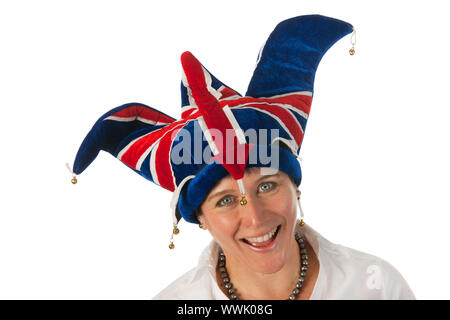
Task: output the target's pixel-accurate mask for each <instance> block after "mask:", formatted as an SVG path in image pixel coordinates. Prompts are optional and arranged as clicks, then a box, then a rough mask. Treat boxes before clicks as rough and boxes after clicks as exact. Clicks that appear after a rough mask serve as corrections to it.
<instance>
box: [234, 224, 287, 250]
mask: <svg viewBox="0 0 450 320" xmlns="http://www.w3.org/2000/svg"><path fill="white" fill-rule="evenodd" d="M280 228H281V224H280V225H278V226H276V227H275V228H273V229H272V230H270V231H269V232H267V233H266V234H265V235H262V236H260V237H257V238H242V239H241V241H243V242H244V243H246V244H248V245H250V246H252V247H255V248H264V247H268V246H270V245H271V244H272V243H273V242H274V241H275V239H276V238H277V235H278V232H279V231H280Z"/></svg>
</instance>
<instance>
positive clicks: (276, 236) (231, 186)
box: [198, 168, 317, 300]
mask: <svg viewBox="0 0 450 320" xmlns="http://www.w3.org/2000/svg"><path fill="white" fill-rule="evenodd" d="M264 169H266V168H250V169H247V170H246V171H245V175H244V178H243V181H244V185H245V190H246V191H247V193H246V198H247V204H246V205H245V206H242V205H240V203H239V189H238V188H237V187H236V183H235V182H234V180H233V179H232V177H231V176H228V177H226V178H223V179H222V180H221V181H220V182H219V183H218V184H217V185H216V186H215V187H214V188H213V189H212V190H211V192H210V195H208V196H207V198H206V200H205V201H204V202H203V204H202V205H201V207H200V210H199V212H200V214H199V216H198V220H199V221H200V223H201V225H202V226H204V227H203V228H204V229H208V230H209V231H210V233H211V235H212V236H213V238H214V239H215V241H216V242H217V243H218V245H219V246H220V247H221V250H223V251H222V252H223V256H225V257H227V258H226V269H225V268H224V267H219V265H218V267H217V272H216V278H217V280H218V283H221V282H222V279H223V275H224V274H225V271H227V275H228V277H226V278H228V279H230V278H231V279H233V281H234V283H235V284H237V283H238V284H239V289H238V288H237V287H236V285H235V286H234V289H232V288H231V285H228V286H226V284H225V285H224V286H222V287H221V289H222V291H223V292H224V293H225V294H226V295H229V296H230V297H231V296H232V295H234V296H235V297H236V298H237V296H238V294H239V298H240V299H252V300H256V299H285V298H287V297H288V296H289V295H290V294H291V292H292V291H293V290H295V289H301V290H298V291H299V292H301V295H300V297H301V298H306V299H308V298H309V296H310V295H311V292H312V288H313V284H314V282H315V279H316V278H317V268H316V266H317V257H316V256H315V254H314V251H313V250H309V251H307V252H308V253H309V254H308V267H305V268H304V269H306V270H308V276H309V277H308V278H307V280H308V281H306V282H304V283H303V284H302V286H301V287H300V288H297V284H298V282H299V271H301V265H300V263H301V261H300V251H299V246H298V244H297V241H296V239H295V237H294V236H293V235H294V231H295V230H294V229H295V226H296V217H297V205H296V198H297V197H299V196H300V192H299V191H298V190H297V186H296V185H295V183H294V182H293V180H292V179H291V178H290V177H289V176H288V175H287V174H286V173H284V172H282V171H275V172H274V173H273V174H267V171H265V170H264ZM304 243H305V246H307V247H310V245H309V243H308V241H307V240H305V241H304ZM306 250H307V249H306ZM313 266H314V268H313ZM306 270H304V271H306ZM274 284H276V285H275V286H274ZM227 287H229V289H228V288H227ZM230 289H232V291H229V290H230ZM230 292H231V294H230Z"/></svg>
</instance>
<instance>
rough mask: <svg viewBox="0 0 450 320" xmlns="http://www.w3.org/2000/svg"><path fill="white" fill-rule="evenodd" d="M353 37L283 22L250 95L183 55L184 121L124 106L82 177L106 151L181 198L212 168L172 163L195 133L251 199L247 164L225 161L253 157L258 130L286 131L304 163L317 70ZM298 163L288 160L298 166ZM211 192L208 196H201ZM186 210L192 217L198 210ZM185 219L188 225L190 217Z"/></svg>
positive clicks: (112, 114)
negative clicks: (228, 138) (249, 134)
mask: <svg viewBox="0 0 450 320" xmlns="http://www.w3.org/2000/svg"><path fill="white" fill-rule="evenodd" d="M352 30H353V27H352V26H351V25H350V24H348V23H346V22H343V21H340V20H337V19H333V18H329V17H324V16H320V15H308V16H299V17H295V18H291V19H288V20H285V21H283V22H281V23H280V24H279V25H278V26H277V27H276V28H275V29H274V31H273V32H272V34H271V35H270V37H269V38H268V40H267V41H266V42H265V44H264V46H263V47H262V48H261V50H260V51H259V54H258V57H257V64H256V67H255V70H254V74H253V76H252V79H251V81H250V84H249V87H248V90H247V93H246V95H245V96H242V95H240V94H239V93H238V92H237V91H235V90H233V89H232V88H230V87H228V86H226V85H225V84H223V83H222V82H221V81H219V80H218V79H217V78H216V77H214V76H213V75H212V74H211V73H210V72H209V71H208V70H207V69H206V68H205V67H204V66H203V65H201V63H200V62H199V61H198V60H197V59H196V58H195V57H194V56H193V55H192V54H191V53H190V52H184V53H183V54H182V56H181V62H182V71H183V72H182V79H181V86H180V89H181V119H179V120H177V119H174V118H172V117H170V116H169V115H167V114H165V113H163V112H161V111H158V110H156V109H154V108H151V107H149V106H146V105H144V104H141V103H129V104H125V105H122V106H120V107H117V108H115V109H113V110H111V111H109V112H107V113H106V114H104V115H103V116H102V117H100V119H99V120H98V121H97V122H96V123H95V125H94V126H93V128H92V129H91V131H90V132H89V134H88V135H87V136H86V138H85V139H84V141H83V143H82V145H81V146H80V148H79V150H78V153H77V156H76V159H75V162H74V166H73V173H74V174H80V173H82V172H83V171H84V170H85V169H86V168H87V167H88V166H89V165H90V163H92V161H94V159H95V158H96V156H97V154H98V153H99V151H100V150H105V151H107V152H109V153H111V154H112V155H114V156H115V157H117V158H118V159H119V160H120V161H122V162H123V163H124V164H126V165H127V166H128V167H130V168H131V169H132V170H134V171H135V172H137V173H139V174H140V175H142V176H143V177H145V178H146V179H148V180H150V181H153V182H154V183H156V184H157V185H159V186H161V187H163V188H165V189H167V190H169V191H172V192H174V195H175V198H176V197H178V195H179V192H180V190H179V188H180V187H181V186H182V185H183V184H184V183H186V179H190V178H192V177H195V176H196V174H197V172H199V170H200V169H201V168H202V166H204V165H207V164H209V163H203V164H200V165H197V166H195V165H192V164H183V163H182V164H175V163H174V162H173V161H172V159H171V151H172V150H173V148H174V146H176V145H177V144H178V143H179V140H178V139H177V138H178V137H179V135H180V133H182V130H184V129H186V130H188V131H189V132H192V131H193V130H194V129H196V128H199V130H201V133H202V136H201V139H202V141H207V144H206V146H209V149H210V152H211V153H212V154H213V155H214V157H213V158H212V159H213V160H217V161H218V163H219V164H221V165H222V166H223V168H225V169H226V170H227V171H228V172H229V173H230V174H231V175H232V176H233V178H234V179H235V180H237V182H238V184H239V182H241V183H240V184H239V187H240V189H241V192H242V193H243V194H245V192H244V190H243V184H242V181H240V180H241V178H242V176H243V170H244V169H245V163H244V164H235V163H231V164H230V163H227V161H223V162H221V161H220V160H218V159H220V157H219V156H220V155H223V154H225V153H227V154H228V153H229V151H230V150H231V152H233V153H234V154H235V155H236V154H243V155H244V157H247V156H248V154H249V150H250V148H252V147H253V146H252V145H251V144H250V143H249V141H248V139H246V137H245V134H244V132H246V130H248V129H251V128H252V129H267V130H271V129H273V128H275V129H279V131H280V134H279V139H280V140H281V141H283V142H284V143H285V145H287V146H288V148H290V151H291V152H292V154H293V155H295V156H297V155H298V154H299V152H300V147H301V145H302V141H303V136H304V133H305V128H306V123H307V120H308V117H309V113H310V109H311V103H312V97H313V83H314V76H315V72H316V69H317V67H318V64H319V62H320V60H321V58H322V56H323V55H324V54H325V52H326V51H327V50H328V49H329V48H330V47H331V46H332V45H333V44H334V43H335V42H336V41H337V40H339V39H340V38H342V37H343V36H344V35H346V34H349V33H350V32H351V31H352ZM312 49H313V50H312ZM305 57H306V58H305ZM212 129H218V130H219V131H220V132H225V131H226V130H230V131H231V132H234V138H236V139H234V138H233V142H232V144H230V145H229V144H228V143H226V144H223V143H220V141H219V143H218V141H217V140H216V139H213V138H212V134H211V131H212ZM224 136H225V135H224ZM275 141H276V140H275V139H273V140H272V141H269V142H268V143H269V144H272V143H274V142H275ZM202 143H203V142H202ZM294 160H295V158H294ZM294 160H292V159H291V160H289V161H292V163H293V162H296V161H294ZM286 170H291V169H286ZM295 170H297V169H295ZM298 171H299V175H300V177H301V172H300V170H299V169H298ZM298 181H300V180H298ZM298 183H300V182H298ZM207 191H208V190H201V192H202V193H205V192H207ZM198 196H199V197H201V196H204V194H202V195H198ZM176 200H177V199H175V200H173V203H176ZM197 200H198V199H197ZM186 201H187V200H186ZM185 205H186V208H187V209H186V210H191V209H192V208H191V207H189V205H188V204H185ZM188 207H189V208H188ZM180 210H181V209H180ZM185 214H186V215H188V214H190V212H185ZM183 217H185V218H186V216H185V215H184V214H183ZM192 221H194V219H191V222H192Z"/></svg>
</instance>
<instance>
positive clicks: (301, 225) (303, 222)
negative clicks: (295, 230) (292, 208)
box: [298, 219, 305, 227]
mask: <svg viewBox="0 0 450 320" xmlns="http://www.w3.org/2000/svg"><path fill="white" fill-rule="evenodd" d="M298 225H299V226H300V227H303V226H304V225H305V221H303V219H301V220H300V221H299V222H298Z"/></svg>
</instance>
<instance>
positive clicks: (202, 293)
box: [153, 224, 415, 300]
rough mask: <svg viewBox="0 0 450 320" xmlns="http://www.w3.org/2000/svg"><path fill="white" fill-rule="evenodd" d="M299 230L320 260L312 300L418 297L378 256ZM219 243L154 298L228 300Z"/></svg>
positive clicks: (309, 230)
mask: <svg viewBox="0 0 450 320" xmlns="http://www.w3.org/2000/svg"><path fill="white" fill-rule="evenodd" d="M297 231H298V232H299V234H300V235H302V237H305V238H306V239H307V240H308V242H309V243H310V244H311V246H312V248H313V250H314V252H315V253H316V256H317V258H318V260H319V266H320V267H319V275H318V277H317V281H316V284H315V286H314V290H313V292H312V294H311V297H310V299H311V300H326V299H328V300H356V299H364V300H366V299H367V300H380V299H381V300H383V299H388V300H397V299H401V300H407V299H415V296H414V294H413V292H412V291H411V289H410V288H409V286H408V284H407V283H406V281H405V279H404V278H403V277H402V276H401V274H400V273H399V272H398V271H397V270H396V269H395V268H394V267H393V266H392V265H391V264H389V263H388V262H387V261H384V260H383V259H381V258H378V257H376V256H373V255H370V254H367V253H364V252H360V251H357V250H354V249H351V248H347V247H344V246H341V245H338V244H334V243H332V242H330V241H328V240H327V239H325V238H324V237H322V236H321V235H320V234H319V233H317V232H316V231H315V230H314V229H312V228H311V227H310V226H309V225H307V224H305V225H304V226H303V227H299V226H298V225H297ZM217 258H218V244H217V243H216V242H215V241H214V240H213V241H211V243H210V244H209V245H208V247H206V249H205V250H204V251H203V253H202V254H201V256H200V258H199V262H198V265H197V266H196V267H195V268H193V269H192V270H190V271H188V272H186V273H185V274H184V275H182V276H181V277H180V278H178V279H177V280H175V281H174V282H173V283H172V284H170V285H169V286H168V287H167V288H165V289H164V290H163V291H161V292H160V293H159V294H158V295H156V296H155V297H154V298H153V299H164V300H172V299H182V300H228V297H227V296H226V295H225V294H224V293H223V292H222V291H221V290H220V288H219V286H218V284H217V281H216V265H217Z"/></svg>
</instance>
